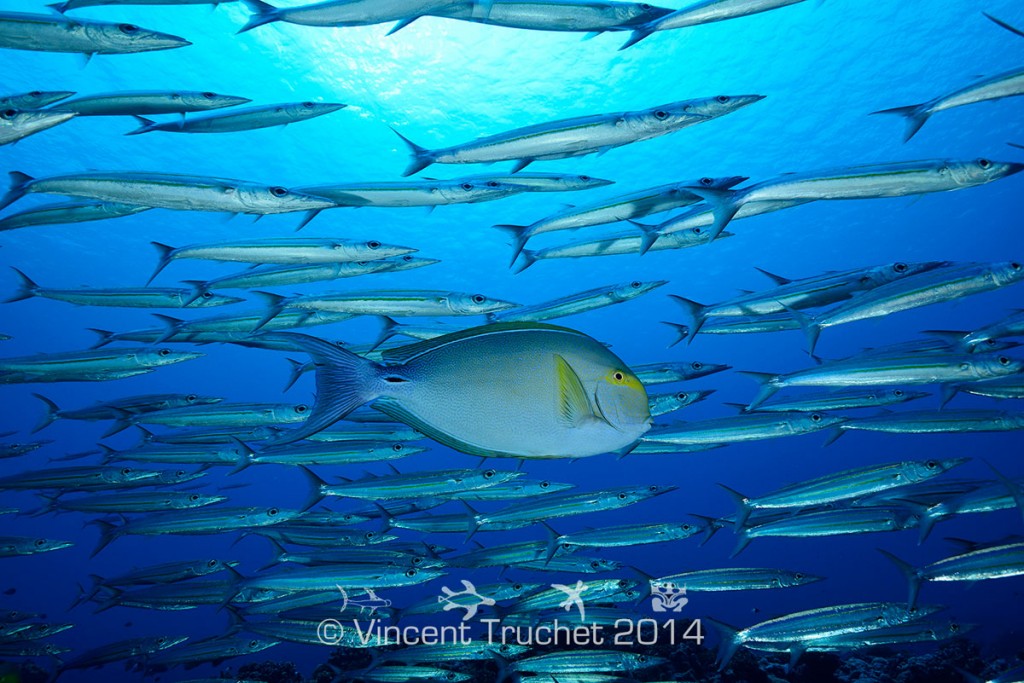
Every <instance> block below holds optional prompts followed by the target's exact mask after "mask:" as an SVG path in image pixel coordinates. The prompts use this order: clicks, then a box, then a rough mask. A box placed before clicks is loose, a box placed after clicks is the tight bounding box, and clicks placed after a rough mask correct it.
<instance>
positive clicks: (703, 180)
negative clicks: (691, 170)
mask: <svg viewBox="0 0 1024 683" xmlns="http://www.w3.org/2000/svg"><path fill="white" fill-rule="evenodd" d="M700 184H701V185H703V186H704V187H710V186H712V185H714V184H715V181H714V180H712V179H711V178H701V179H700Z"/></svg>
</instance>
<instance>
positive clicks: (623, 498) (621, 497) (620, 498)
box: [616, 493, 628, 500]
mask: <svg viewBox="0 0 1024 683" xmlns="http://www.w3.org/2000/svg"><path fill="white" fill-rule="evenodd" d="M616 497H617V498H618V499H619V500H626V498H627V497H628V496H626V494H625V493H620V494H619V495H618V496H616Z"/></svg>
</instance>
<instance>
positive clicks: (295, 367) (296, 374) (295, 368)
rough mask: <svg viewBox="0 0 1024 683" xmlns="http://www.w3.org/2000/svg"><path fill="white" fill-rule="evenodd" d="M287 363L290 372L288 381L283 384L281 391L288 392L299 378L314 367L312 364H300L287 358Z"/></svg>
mask: <svg viewBox="0 0 1024 683" xmlns="http://www.w3.org/2000/svg"><path fill="white" fill-rule="evenodd" d="M288 363H289V365H291V370H290V371H289V374H288V381H287V382H286V383H285V385H284V389H283V390H282V391H288V390H289V389H291V388H292V387H293V386H295V383H296V382H298V381H299V378H300V377H302V376H303V375H304V374H306V373H307V372H309V371H310V370H312V369H313V368H314V367H315V366H314V364H313V363H302V362H300V361H297V360H295V359H294V358H289V359H288Z"/></svg>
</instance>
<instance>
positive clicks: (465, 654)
mask: <svg viewBox="0 0 1024 683" xmlns="http://www.w3.org/2000/svg"><path fill="white" fill-rule="evenodd" d="M486 595H487V596H488V597H490V594H489V593H486ZM434 608H435V609H436V608H437V603H436V602H435V603H434ZM529 650H530V648H529V647H528V646H526V645H517V644H515V643H488V642H486V641H484V642H479V643H443V644H439V645H410V646H408V647H403V648H401V649H400V650H391V651H389V652H384V653H381V657H380V659H381V661H384V662H404V663H406V664H416V663H418V662H461V661H478V660H483V661H487V662H491V661H494V657H495V655H497V656H499V657H509V658H511V657H518V656H520V655H524V654H526V653H527V652H529ZM442 675H444V674H442ZM445 680H448V679H447V678H445Z"/></svg>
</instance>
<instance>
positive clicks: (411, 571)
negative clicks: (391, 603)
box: [405, 569, 416, 578]
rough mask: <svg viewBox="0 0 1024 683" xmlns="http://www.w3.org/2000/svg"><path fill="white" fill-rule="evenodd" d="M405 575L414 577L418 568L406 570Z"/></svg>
mask: <svg viewBox="0 0 1024 683" xmlns="http://www.w3.org/2000/svg"><path fill="white" fill-rule="evenodd" d="M405 575H406V576H408V577H409V578H412V577H414V576H416V570H415V569H406V570H405Z"/></svg>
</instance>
